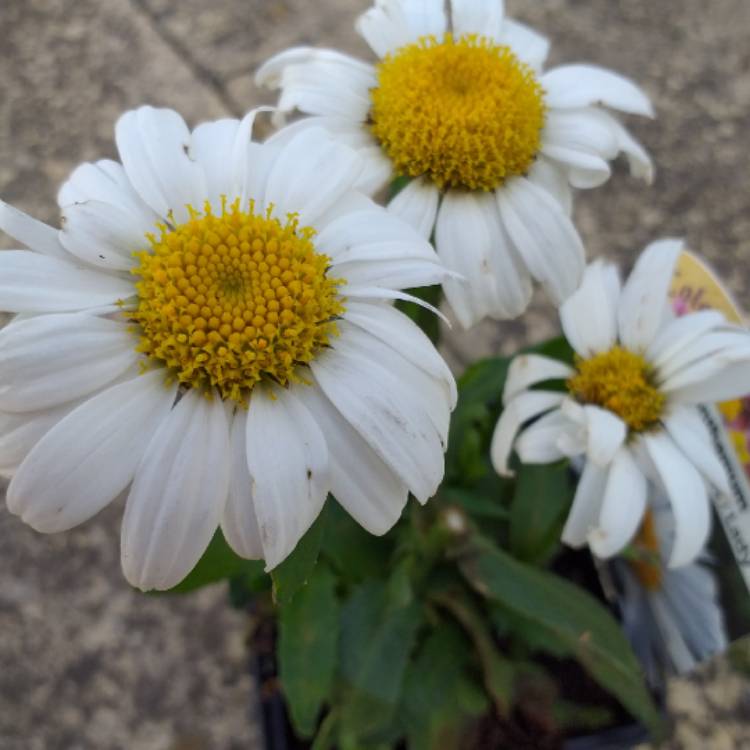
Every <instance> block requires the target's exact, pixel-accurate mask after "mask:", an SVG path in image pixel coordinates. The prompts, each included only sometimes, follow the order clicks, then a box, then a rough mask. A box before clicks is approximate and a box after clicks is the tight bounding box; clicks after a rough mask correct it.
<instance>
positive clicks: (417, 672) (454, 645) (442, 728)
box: [400, 620, 488, 750]
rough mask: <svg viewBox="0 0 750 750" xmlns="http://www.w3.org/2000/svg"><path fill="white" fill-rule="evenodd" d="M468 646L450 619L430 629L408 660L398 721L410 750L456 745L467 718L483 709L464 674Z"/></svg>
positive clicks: (484, 704)
mask: <svg viewBox="0 0 750 750" xmlns="http://www.w3.org/2000/svg"><path fill="white" fill-rule="evenodd" d="M470 654H471V645H470V643H469V642H468V641H467V639H466V636H465V635H464V634H463V632H462V631H461V630H460V629H459V628H458V627H457V626H456V625H454V624H453V623H452V622H451V621H450V620H446V621H443V622H441V623H440V624H439V626H438V627H437V628H436V629H435V630H433V631H432V633H431V634H430V635H429V637H428V638H427V639H426V640H425V642H424V644H423V645H422V646H421V647H420V649H419V651H418V653H417V655H416V657H415V659H414V660H413V661H411V662H410V663H409V666H408V667H407V672H406V676H405V680H404V691H403V699H402V707H401V711H400V714H401V722H402V724H403V725H404V727H405V728H406V733H407V736H408V738H409V742H408V747H409V750H441V748H445V747H454V746H456V745H457V744H458V743H457V740H458V738H459V737H461V736H462V734H463V729H464V725H465V722H466V721H467V720H469V719H470V718H472V717H474V716H478V715H480V714H482V713H484V711H485V710H486V709H487V707H488V703H487V701H486V699H484V700H482V699H481V698H480V700H479V701H478V702H477V700H476V694H477V692H479V694H480V696H481V695H482V693H481V688H478V687H476V688H474V689H472V683H471V681H470V678H469V677H468V676H467V674H468V671H469V665H470V661H469V659H468V656H469V655H470ZM451 740H453V741H451Z"/></svg>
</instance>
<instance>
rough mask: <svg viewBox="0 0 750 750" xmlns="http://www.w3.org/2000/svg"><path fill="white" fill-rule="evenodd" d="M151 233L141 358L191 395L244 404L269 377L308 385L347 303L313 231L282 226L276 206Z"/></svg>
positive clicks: (141, 269) (199, 217) (194, 214)
mask: <svg viewBox="0 0 750 750" xmlns="http://www.w3.org/2000/svg"><path fill="white" fill-rule="evenodd" d="M159 229H160V234H159V235H158V236H157V235H149V236H148V239H149V241H150V243H151V249H150V250H148V251H143V252H139V253H136V257H137V258H138V260H139V264H138V266H137V267H136V268H135V269H134V270H133V273H134V274H135V275H136V276H138V277H140V280H139V281H138V282H137V283H136V285H135V286H136V290H137V292H138V306H137V309H135V310H134V311H132V312H128V313H127V315H128V318H129V319H130V320H131V321H133V322H134V323H136V324H138V326H137V327H138V331H139V333H140V343H139V345H138V351H140V352H142V353H143V354H145V355H147V356H148V357H150V358H152V359H154V360H156V361H157V362H159V363H160V364H162V365H164V366H166V367H167V368H169V370H170V371H171V372H172V373H173V374H174V376H175V377H176V378H177V379H178V380H179V381H180V382H181V383H184V384H185V385H188V386H190V387H193V388H201V389H209V388H211V387H214V388H217V389H218V391H219V393H220V394H221V396H222V397H223V398H228V399H232V400H233V401H235V402H237V403H239V404H243V405H246V404H247V396H248V394H249V392H250V390H251V389H252V388H253V387H254V386H255V385H256V384H257V383H259V382H260V381H261V380H264V379H267V380H271V381H274V382H276V383H280V384H281V385H286V384H287V383H289V382H305V379H304V377H303V376H302V374H301V373H300V366H302V365H306V364H308V363H309V362H310V361H311V360H313V359H314V357H315V356H316V354H317V353H318V352H319V351H320V350H321V349H322V348H323V347H325V346H326V345H327V344H328V343H329V340H330V339H331V337H332V336H335V335H337V333H338V332H337V328H336V323H335V320H336V318H337V317H339V316H340V315H341V314H342V313H343V311H344V306H343V304H342V302H341V300H340V299H339V296H338V287H339V285H340V283H341V281H340V280H337V279H330V278H328V276H327V275H326V270H327V268H328V266H329V265H330V258H328V257H327V256H326V255H322V254H320V253H317V252H316V251H315V246H314V245H313V242H312V238H313V235H314V230H313V229H311V228H309V227H300V226H299V224H298V221H297V217H296V215H293V214H290V215H289V216H288V218H287V220H286V223H282V222H281V221H280V220H279V219H277V218H274V217H273V216H272V209H271V208H269V210H268V211H267V212H266V213H265V214H256V213H255V212H254V204H253V202H252V201H251V202H250V203H249V206H248V210H246V211H243V210H241V209H240V204H239V201H235V202H234V203H232V204H231V205H230V206H227V205H226V203H225V204H224V205H223V207H222V212H221V215H220V216H217V215H214V214H213V213H212V212H211V206H210V205H209V204H208V203H206V205H205V207H204V210H203V213H199V212H198V211H196V210H194V209H190V219H189V220H188V221H187V222H186V223H184V224H181V225H180V226H177V227H176V228H174V229H171V228H168V227H166V226H160V227H159Z"/></svg>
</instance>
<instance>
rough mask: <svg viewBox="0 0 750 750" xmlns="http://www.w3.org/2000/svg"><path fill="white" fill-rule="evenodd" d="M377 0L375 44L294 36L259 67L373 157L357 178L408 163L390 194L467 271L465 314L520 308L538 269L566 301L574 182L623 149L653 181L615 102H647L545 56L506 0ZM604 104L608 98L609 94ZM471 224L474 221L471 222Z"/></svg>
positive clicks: (575, 280) (455, 304) (459, 306)
mask: <svg viewBox="0 0 750 750" xmlns="http://www.w3.org/2000/svg"><path fill="white" fill-rule="evenodd" d="M448 5H449V10H450V16H451V20H450V23H449V20H448V13H447V10H448V9H446V3H445V2H444V0H377V2H376V3H375V6H374V7H373V8H371V9H370V10H369V11H367V12H366V13H365V14H364V15H362V16H361V17H360V19H359V21H358V23H357V29H358V31H359V32H360V34H362V36H363V37H364V38H365V40H366V41H367V42H368V44H369V45H370V47H371V48H372V49H373V51H374V52H375V54H376V55H377V56H378V57H379V58H380V60H379V62H378V63H377V64H376V65H371V64H368V63H365V62H361V61H359V60H356V59H353V58H351V57H348V56H346V55H343V54H340V53H338V52H334V51H332V50H315V49H310V48H296V49H290V50H288V51H286V52H282V53H281V54H279V55H277V56H276V57H274V58H272V59H271V60H269V61H268V62H267V63H266V64H265V65H263V66H262V67H261V69H260V70H259V71H258V73H257V81H258V83H260V84H262V85H266V86H268V87H271V88H280V89H281V96H280V101H279V107H280V108H281V110H282V111H284V112H291V111H292V110H294V109H297V110H299V111H301V112H304V113H306V114H309V115H314V116H313V117H310V118H306V119H304V120H302V121H300V122H297V123H295V124H294V125H292V126H290V129H288V130H285V131H282V132H281V133H280V134H279V135H278V136H277V137H278V138H279V139H282V140H283V139H285V138H288V137H290V136H291V135H292V134H294V133H295V132H297V131H299V130H301V129H305V128H308V127H324V128H327V129H328V130H330V131H331V132H332V133H335V135H336V137H337V138H339V139H341V140H342V141H344V142H346V143H349V144H351V145H352V146H353V147H355V148H357V149H358V151H359V153H360V154H361V155H362V157H363V158H364V159H365V162H366V165H367V167H366V170H365V171H364V173H363V175H362V181H361V183H360V184H361V186H362V188H363V189H364V190H366V191H377V190H378V189H380V188H382V187H383V186H384V185H385V184H387V183H388V181H389V180H391V179H392V178H393V176H395V175H401V176H406V177H409V178H412V180H411V182H410V183H409V184H408V186H407V187H405V188H404V189H403V190H402V191H401V192H400V193H399V194H398V195H397V196H396V197H395V198H394V199H393V200H392V201H391V202H390V204H389V210H390V211H391V212H392V213H394V214H396V215H399V216H402V217H404V218H405V219H406V220H407V221H409V222H410V223H411V224H412V225H413V226H414V227H415V228H417V229H418V230H419V231H420V232H421V233H422V234H423V235H424V236H425V237H430V236H431V235H432V234H433V230H434V240H435V245H436V248H437V251H438V254H439V255H440V257H441V259H442V260H443V262H444V263H445V265H446V267H447V268H449V269H451V270H453V271H455V272H456V273H458V274H460V276H461V278H456V277H453V278H449V279H447V280H446V281H445V282H444V284H443V289H444V291H445V295H446V297H447V299H448V301H449V303H450V305H451V307H452V309H453V311H454V313H455V315H456V317H457V318H458V320H459V322H460V323H461V324H462V325H463V326H464V327H469V326H471V325H473V324H474V323H476V322H477V321H479V320H481V319H482V318H484V317H485V316H490V317H494V318H498V319H507V318H513V317H516V316H517V315H520V314H521V313H522V312H523V311H524V310H525V309H526V307H527V305H528V303H529V300H530V297H531V292H532V287H531V279H532V278H534V279H536V280H537V281H539V282H540V283H541V284H542V285H543V286H544V287H545V288H546V290H547V291H548V293H549V294H550V295H551V297H552V299H553V300H554V301H555V302H556V303H557V304H560V303H561V302H562V301H563V300H565V299H566V298H567V297H568V296H570V295H571V294H572V293H573V292H574V291H575V290H576V289H577V287H578V285H579V283H580V280H581V277H582V274H583V270H584V267H585V257H584V249H583V246H582V243H581V240H580V238H579V236H578V233H577V232H576V229H575V228H574V226H573V224H572V223H571V220H570V218H569V215H570V211H571V202H572V194H571V186H572V187H575V188H592V187H596V186H598V185H601V184H603V183H604V182H605V181H606V180H607V179H608V178H609V176H610V167H609V163H608V162H609V161H610V160H612V159H614V158H615V157H616V156H617V155H618V154H619V153H620V152H624V153H625V154H626V155H627V156H628V158H629V160H630V166H631V171H632V172H633V174H635V175H637V176H639V177H642V178H644V179H646V180H648V181H650V180H651V179H652V176H653V168H652V165H651V161H650V159H649V157H648V155H647V154H646V152H645V151H644V149H643V148H642V147H641V146H640V145H639V144H638V143H637V142H636V141H635V140H634V139H633V138H632V137H631V136H630V134H629V133H628V132H627V131H626V130H625V128H624V127H623V126H622V124H621V123H620V122H619V121H618V120H617V119H616V118H615V117H613V116H612V115H611V114H610V113H609V112H608V111H607V110H606V108H610V109H614V110H619V111H621V112H626V113H631V114H638V115H645V116H652V115H653V112H652V108H651V104H650V102H649V100H648V98H647V97H646V95H645V94H644V93H643V92H642V91H641V90H640V89H639V88H638V87H637V86H635V85H634V84H633V83H631V82H630V81H628V80H627V79H625V78H623V77H621V76H619V75H617V74H615V73H612V72H610V71H607V70H603V69H601V68H598V67H593V66H589V65H569V66H564V67H560V68H555V69H553V70H550V71H548V72H546V73H545V72H543V70H542V68H543V65H544V62H545V60H546V57H547V52H548V49H549V43H548V41H547V40H546V39H545V38H543V37H541V36H540V35H539V34H537V33H536V32H534V31H532V30H531V29H529V28H528V27H526V26H523V25H522V24H519V23H517V22H515V21H512V20H510V19H507V18H505V16H504V10H503V2H502V0H451V2H450V3H449V4H448ZM602 105H603V106H602ZM467 227H469V229H468V230H467Z"/></svg>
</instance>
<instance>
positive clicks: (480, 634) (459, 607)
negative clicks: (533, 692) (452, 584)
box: [436, 592, 514, 716]
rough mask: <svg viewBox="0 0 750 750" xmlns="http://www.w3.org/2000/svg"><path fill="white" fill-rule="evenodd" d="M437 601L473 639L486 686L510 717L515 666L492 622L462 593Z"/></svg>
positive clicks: (447, 595)
mask: <svg viewBox="0 0 750 750" xmlns="http://www.w3.org/2000/svg"><path fill="white" fill-rule="evenodd" d="M436 601H437V604H438V605H440V606H441V607H443V608H444V609H446V610H447V611H449V612H450V613H451V614H452V615H453V616H454V617H455V618H456V620H457V621H458V622H459V623H461V626H462V627H463V628H464V629H465V630H466V632H467V633H468V634H469V636H470V637H471V640H472V642H473V644H474V648H475V650H476V654H477V656H478V657H479V664H480V666H481V668H482V674H483V678H484V686H485V688H486V690H487V692H488V693H489V695H490V696H491V697H492V700H493V702H494V703H495V707H496V708H497V712H498V713H499V714H500V715H501V716H507V715H508V714H509V712H510V709H511V706H512V704H513V680H514V672H513V665H512V664H511V663H510V661H508V659H506V658H505V657H504V656H503V655H502V654H501V653H500V652H499V651H498V649H497V646H496V645H495V642H494V640H493V637H492V633H491V632H490V630H489V627H488V626H489V622H488V621H487V619H486V618H485V617H484V616H483V615H482V614H481V613H480V612H478V611H477V609H476V607H474V606H473V604H472V603H471V601H470V600H469V599H468V598H467V597H466V596H463V595H462V594H461V593H460V592H449V593H447V594H445V595H442V596H439V597H437V598H436Z"/></svg>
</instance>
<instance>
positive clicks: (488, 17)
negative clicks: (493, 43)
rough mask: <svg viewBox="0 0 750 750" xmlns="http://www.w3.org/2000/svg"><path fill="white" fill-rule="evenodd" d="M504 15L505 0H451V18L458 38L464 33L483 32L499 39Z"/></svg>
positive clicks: (486, 35) (491, 37)
mask: <svg viewBox="0 0 750 750" xmlns="http://www.w3.org/2000/svg"><path fill="white" fill-rule="evenodd" d="M504 15H505V2H504V0H451V20H452V23H453V33H454V34H455V35H456V38H458V37H459V36H463V35H464V34H481V35H482V36H485V37H489V38H490V39H495V40H499V39H500V34H501V30H502V29H503V18H504Z"/></svg>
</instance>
